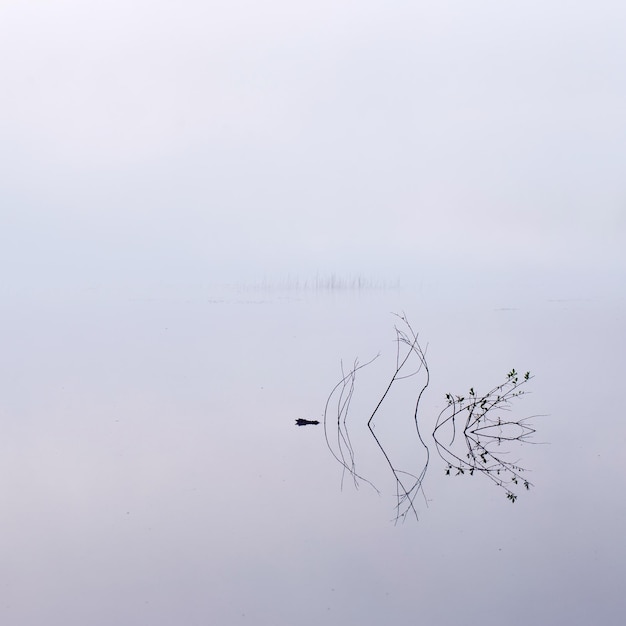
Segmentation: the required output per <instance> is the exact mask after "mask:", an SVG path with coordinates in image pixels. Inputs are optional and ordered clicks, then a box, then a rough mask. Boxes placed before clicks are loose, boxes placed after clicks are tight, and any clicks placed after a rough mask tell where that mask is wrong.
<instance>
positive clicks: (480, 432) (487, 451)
mask: <svg viewBox="0 0 626 626" xmlns="http://www.w3.org/2000/svg"><path fill="white" fill-rule="evenodd" d="M396 317H397V318H398V320H399V323H398V324H397V325H395V326H394V329H395V334H396V338H395V343H396V363H395V371H393V373H392V375H391V377H390V379H389V382H388V384H387V386H386V388H385V390H384V392H383V393H382V395H381V396H380V398H379V400H378V402H377V403H376V406H375V407H374V409H373V411H371V413H369V417H368V419H367V428H368V430H369V434H370V435H371V437H372V438H373V440H374V442H375V443H376V446H377V447H378V449H379V450H380V453H381V454H382V456H383V458H384V459H385V462H386V464H387V466H388V468H389V470H390V471H391V474H392V476H393V480H394V483H395V491H396V506H395V517H394V522H395V523H397V522H398V521H404V520H405V519H406V517H407V515H409V516H412V517H415V519H418V513H417V509H416V506H415V499H416V497H417V496H418V494H419V493H420V492H421V493H422V495H423V496H424V500H425V501H426V497H425V495H424V488H423V483H424V479H425V477H426V473H427V471H428V466H429V463H430V457H431V454H430V448H429V445H427V443H426V441H424V438H423V437H422V433H421V431H420V403H421V401H422V397H423V394H424V392H425V391H426V389H427V387H428V385H429V382H430V371H429V369H428V363H427V362H426V349H424V348H422V346H421V344H420V342H419V341H418V336H417V334H416V333H415V331H414V330H413V328H412V326H411V324H410V323H409V321H408V320H407V318H406V316H405V315H396ZM379 356H380V355H376V356H375V357H374V358H373V359H371V360H370V361H368V362H366V363H362V364H361V363H359V361H358V360H355V361H354V362H353V364H352V367H351V368H350V369H349V370H348V371H347V372H346V371H345V369H344V366H343V363H342V366H341V373H342V378H341V380H340V381H339V382H338V383H337V385H336V386H335V387H334V388H333V390H332V391H331V393H330V395H329V396H328V399H327V401H326V405H325V407H324V418H323V424H324V436H325V438H326V444H327V446H328V449H329V450H330V452H331V454H332V455H333V457H334V458H335V459H336V460H337V461H338V462H339V463H340V464H341V466H342V468H343V471H342V479H341V484H342V487H343V483H344V479H345V476H346V474H349V475H350V476H351V478H352V481H353V483H354V485H355V487H357V488H358V486H359V484H360V482H364V483H367V484H368V485H370V486H371V487H372V488H373V489H374V490H376V492H377V493H380V492H379V491H378V489H377V488H376V487H375V486H374V484H373V483H372V482H371V481H370V480H368V479H367V478H365V477H364V476H362V475H361V474H359V473H358V472H357V469H356V461H355V451H354V447H353V445H352V441H351V439H350V434H349V428H348V416H349V412H350V406H351V402H352V399H353V395H354V391H355V383H356V376H357V372H359V371H360V370H362V369H363V368H365V367H367V366H369V365H371V364H372V363H373V362H374V361H375V360H376V359H377V358H378V357H379ZM416 378H418V379H419V380H420V382H419V384H418V385H417V387H416V390H415V393H416V400H415V405H414V410H413V422H414V426H415V432H416V441H415V443H416V445H417V446H418V448H419V449H421V450H422V453H421V455H423V457H424V460H423V464H421V463H420V467H421V470H419V471H418V472H410V471H407V470H406V469H401V468H399V467H398V465H397V464H396V462H395V461H394V458H393V454H392V453H391V452H390V451H389V450H388V449H387V448H386V447H385V445H384V443H383V441H381V438H379V436H378V435H377V434H376V433H375V432H374V426H375V424H374V420H375V418H376V417H377V415H378V414H379V411H380V409H381V406H382V405H383V403H384V402H385V401H386V400H387V399H388V398H389V394H390V392H391V390H392V388H393V387H394V386H395V385H397V384H398V383H399V382H400V381H403V380H407V379H411V380H413V379H416ZM532 378H533V377H532V376H531V375H530V372H526V374H525V375H524V376H522V377H520V376H519V375H518V373H517V372H516V371H515V370H514V369H513V370H511V371H510V372H509V373H508V374H507V376H506V379H505V381H504V382H503V383H502V384H500V385H497V386H495V387H493V388H492V389H491V390H490V391H488V392H487V393H486V394H484V395H477V394H476V392H475V391H474V388H471V389H470V390H469V393H468V395H467V397H465V396H458V395H452V394H446V406H445V408H444V409H443V410H442V411H441V413H440V414H439V415H438V417H437V419H436V422H435V427H434V430H433V431H432V434H431V438H430V440H429V441H430V443H431V446H434V448H435V450H436V451H437V454H438V456H439V457H440V458H441V459H442V460H443V461H444V463H445V473H446V474H447V475H451V474H452V473H454V474H455V475H457V476H458V475H470V476H473V475H474V474H478V475H484V476H486V477H487V478H489V479H490V480H491V481H492V482H493V483H494V484H495V485H497V486H498V487H500V488H502V489H504V491H505V493H506V497H507V498H508V499H509V500H510V501H511V502H515V500H516V499H517V497H518V496H517V493H516V492H515V491H514V489H515V487H516V486H523V487H524V488H526V489H530V487H531V485H532V483H530V481H528V480H527V479H526V478H525V477H524V476H523V474H524V472H525V469H524V468H523V467H521V466H520V465H519V461H517V460H514V461H511V460H509V459H508V454H510V451H509V450H508V449H507V447H506V445H505V444H511V443H513V442H521V443H523V442H527V441H528V439H529V437H530V436H531V435H532V434H533V433H534V432H535V430H534V428H532V426H531V425H530V423H529V420H530V419H531V418H528V417H527V418H521V419H506V418H505V417H504V416H503V413H506V412H508V411H510V410H511V403H512V401H513V400H514V399H515V398H518V397H520V396H522V395H523V394H524V393H525V390H524V389H522V387H523V386H524V385H526V384H527V383H528V382H529V381H530V380H531V379H532ZM457 432H458V433H460V436H459V437H457ZM461 435H462V436H461ZM415 458H416V459H418V458H420V453H419V450H418V449H416V451H415ZM416 462H417V461H416Z"/></svg>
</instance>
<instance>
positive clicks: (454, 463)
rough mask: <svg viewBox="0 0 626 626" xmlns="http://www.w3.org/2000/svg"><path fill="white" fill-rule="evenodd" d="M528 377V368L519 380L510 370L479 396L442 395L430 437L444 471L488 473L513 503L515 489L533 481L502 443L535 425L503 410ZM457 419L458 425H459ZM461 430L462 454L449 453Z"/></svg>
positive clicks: (522, 436) (518, 437) (523, 437)
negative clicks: (443, 403)
mask: <svg viewBox="0 0 626 626" xmlns="http://www.w3.org/2000/svg"><path fill="white" fill-rule="evenodd" d="M531 378H532V376H531V375H530V372H526V373H525V374H524V375H523V376H522V377H521V378H520V375H519V374H518V373H517V372H516V371H515V369H512V370H511V371H510V372H509V373H508V374H507V375H506V378H505V381H504V382H503V383H502V384H500V385H498V386H496V387H494V388H493V389H491V390H490V391H489V392H487V393H486V394H484V395H482V396H478V395H477V394H476V392H475V391H474V388H473V387H472V388H470V390H469V393H468V395H467V397H465V396H460V395H452V394H450V393H448V394H446V401H447V405H446V407H445V408H444V410H443V411H442V412H441V413H440V414H439V417H438V419H437V423H436V426H435V429H434V431H433V437H434V439H435V443H436V444H437V451H438V453H439V456H440V457H441V458H442V459H443V460H444V461H445V462H446V465H447V466H446V470H445V474H446V475H447V476H450V475H452V473H454V475H455V476H459V475H465V474H468V475H470V476H473V475H474V474H475V473H478V474H481V475H484V476H487V477H488V478H489V479H490V480H491V481H492V482H494V483H495V484H496V485H497V486H498V487H501V488H502V489H504V491H505V493H506V497H507V498H508V499H509V500H510V501H511V502H515V500H516V499H517V494H516V493H515V492H514V491H513V489H514V488H515V487H516V486H518V485H520V484H521V485H523V486H524V487H525V488H526V489H527V490H528V489H530V486H531V483H530V482H529V481H528V480H526V479H525V478H524V477H523V476H522V474H523V473H524V472H525V470H524V468H523V467H520V466H519V465H518V464H517V462H510V461H508V460H507V459H506V458H505V456H506V454H507V451H506V450H504V449H503V448H502V444H504V443H506V442H513V441H519V442H523V441H526V440H527V439H528V438H529V437H530V435H532V433H534V429H533V428H532V427H531V426H530V425H529V424H528V419H529V418H522V419H506V418H505V417H503V413H504V412H506V411H510V404H511V402H512V400H513V399H514V398H518V397H520V396H522V395H524V393H525V390H524V389H521V388H520V387H522V385H525V384H526V383H527V382H528V381H529V380H530V379H531ZM457 422H458V423H457ZM446 425H447V426H448V432H450V431H451V437H450V440H449V442H447V443H444V440H443V434H444V430H443V428H444V426H446ZM457 432H461V433H462V436H463V441H464V443H465V447H466V454H465V455H464V456H461V455H460V454H457V453H455V452H454V451H453V444H454V441H455V438H456V435H457Z"/></svg>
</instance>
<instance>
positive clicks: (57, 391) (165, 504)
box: [0, 280, 626, 626]
mask: <svg viewBox="0 0 626 626" xmlns="http://www.w3.org/2000/svg"><path fill="white" fill-rule="evenodd" d="M453 284H455V283H454V281H453V280H450V281H448V282H445V283H441V284H440V283H435V282H429V281H424V282H423V283H416V284H415V285H413V286H403V285H402V284H400V285H396V284H395V283H393V284H364V285H363V286H361V287H360V288H359V287H358V286H355V285H354V283H351V282H346V283H345V284H335V285H331V284H330V282H329V281H327V283H326V284H325V285H324V284H320V285H318V286H317V287H315V286H312V285H311V284H307V285H304V284H302V283H299V282H293V281H292V282H283V283H275V284H272V283H263V282H259V283H256V284H247V285H227V286H222V287H206V286H204V287H196V288H188V289H187V288H186V289H180V288H179V289H173V288H169V289H168V288H165V287H163V288H159V289H148V288H146V289H141V288H137V289H134V290H120V291H115V290H114V289H108V290H106V289H93V290H85V291H74V292H71V293H63V294H60V293H49V294H47V295H45V297H44V296H42V295H39V296H38V297H37V298H34V297H31V296H27V295H24V294H22V295H21V296H19V297H15V298H13V299H12V300H10V301H8V302H7V304H6V307H5V322H4V330H3V357H4V358H3V360H2V363H3V372H2V378H3V383H4V384H3V392H2V398H1V402H0V416H1V418H2V437H1V438H0V467H1V471H0V494H1V496H2V502H3V505H2V513H1V516H2V529H3V530H2V536H1V539H0V545H1V546H2V565H1V566H0V588H1V589H2V594H1V599H2V600H1V601H2V607H1V608H0V612H1V614H2V616H3V619H2V621H3V623H5V624H11V625H12V626H26V625H33V624H47V625H56V624H59V625H60V624H63V625H64V626H74V625H76V626H78V625H84V624H89V625H90V626H105V625H107V626H108V625H110V624H151V625H155V626H157V625H169V624H174V623H177V624H185V625H188V626H195V625H200V624H203V625H204V624H239V623H241V624H245V623H249V624H298V625H305V626H308V625H311V626H313V625H318V624H381V623H391V624H399V625H405V624H406V625H409V624H415V623H424V624H443V625H445V624H451V625H452V624H459V623H463V622H466V621H468V620H469V621H470V622H472V623H481V624H486V625H495V624H519V625H522V624H523V625H527V624H557V623H558V624H589V623H602V624H605V625H606V624H618V623H621V622H620V617H619V616H620V615H623V612H624V609H625V608H626V605H625V603H624V596H623V589H622V588H623V581H624V573H625V567H624V559H625V557H626V542H624V540H623V531H624V519H625V513H626V505H625V504H624V499H623V493H624V486H625V484H624V483H625V480H624V476H625V472H624V469H625V461H624V458H625V457H624V454H623V450H624V444H625V443H626V439H625V437H626V426H625V425H624V424H625V422H624V418H623V411H622V410H621V407H622V403H621V399H620V395H621V388H622V375H623V372H624V354H625V353H626V345H625V336H624V332H623V324H624V301H623V299H622V298H621V296H620V297H618V296H616V295H615V290H612V289H611V288H606V289H597V288H593V284H592V283H589V285H587V286H582V285H579V286H578V287H577V286H576V284H572V285H569V286H567V287H563V286H562V287H561V288H558V287H557V286H555V284H551V285H548V286H540V285H537V284H525V285H520V284H516V285H511V284H507V283H506V280H502V281H500V282H499V283H498V282H497V281H496V282H495V283H494V285H493V288H488V287H487V286H486V285H485V284H477V283H475V282H474V283H468V282H467V281H466V282H463V281H460V282H459V283H457V284H456V286H455V287H454V288H451V285H453ZM463 285H465V286H463ZM331 287H332V288H331ZM393 313H404V314H405V315H406V317H407V319H409V320H410V323H411V325H412V327H413V328H414V330H415V331H416V332H417V333H419V340H420V342H421V345H422V346H423V347H424V348H425V349H426V358H427V362H428V367H429V371H430V376H431V380H430V385H429V387H428V389H427V390H426V391H425V393H424V396H423V398H422V401H421V405H420V412H419V416H420V417H419V419H420V426H421V429H422V431H423V433H424V440H425V443H426V444H427V445H428V446H429V447H430V448H431V459H430V463H429V467H428V472H427V474H426V476H425V478H424V482H423V493H421V492H420V494H419V496H418V497H416V499H415V501H414V503H415V512H416V513H417V515H416V516H415V515H411V516H407V517H406V519H404V520H403V521H402V520H401V522H400V523H398V524H395V523H394V518H395V508H394V507H395V505H396V503H397V500H396V497H395V496H396V493H395V485H394V481H393V477H392V475H391V474H390V472H389V467H388V465H387V464H386V462H385V459H384V457H383V456H382V455H381V453H380V450H379V449H378V448H377V447H376V446H375V445H374V444H373V441H372V437H371V435H370V433H369V431H368V430H367V427H366V422H367V419H368V417H369V414H370V413H371V410H372V408H373V406H374V405H375V404H376V402H377V399H379V398H380V396H381V394H382V393H383V392H384V390H385V387H386V385H387V383H388V381H389V376H390V374H391V373H392V372H393V370H394V367H395V355H396V352H395V351H396V345H395V344H394V339H395V334H394V324H397V323H398V318H396V317H394V315H393ZM378 353H380V357H379V358H378V359H377V360H376V361H374V362H373V363H372V364H371V366H368V367H367V368H364V369H363V370H362V371H360V372H359V373H358V375H357V378H356V381H355V389H354V395H353V402H352V405H351V409H350V410H351V413H350V422H349V423H350V428H351V430H350V437H351V439H350V440H351V445H352V447H353V450H354V459H355V465H356V469H357V471H358V473H359V474H360V475H361V476H363V477H364V478H366V479H367V480H369V481H371V482H372V483H373V484H374V485H375V486H376V488H377V489H378V491H379V492H380V493H377V492H376V491H375V490H374V489H373V488H372V487H370V486H369V485H368V484H367V483H366V482H364V481H361V482H360V484H359V486H358V488H356V487H355V485H354V482H353V481H352V480H351V477H350V475H349V474H346V473H345V472H343V471H342V467H341V465H340V464H339V463H337V461H336V460H335V459H334V458H333V456H332V455H331V453H330V451H329V449H328V447H327V444H326V441H325V437H324V425H323V423H321V424H319V425H307V426H305V427H298V426H296V423H295V420H296V419H307V420H315V421H322V422H323V413H324V407H325V403H326V400H327V398H328V395H329V393H330V392H331V390H332V388H333V387H334V386H335V385H336V384H337V382H338V381H339V380H340V379H341V377H342V369H341V368H342V363H343V366H344V369H345V368H346V367H349V366H350V365H351V364H352V363H353V362H354V360H355V359H356V358H358V359H359V361H360V362H366V361H367V360H369V359H371V358H373V357H374V356H376V355H377V354H378ZM511 368H516V369H517V370H518V371H519V372H525V371H527V370H529V371H530V372H531V373H532V375H533V378H532V379H531V380H530V381H529V384H528V386H527V388H528V392H529V393H527V394H526V395H524V396H523V397H521V398H519V399H516V401H515V402H514V403H513V405H512V407H511V412H510V416H515V417H519V418H522V417H525V416H536V417H533V419H532V420H531V423H532V425H533V427H534V428H535V430H536V432H535V433H534V434H533V436H532V438H531V439H530V442H528V443H518V442H517V443H515V444H514V445H512V446H511V448H510V451H509V454H510V460H511V461H517V460H519V464H520V465H521V466H523V467H524V468H526V470H527V476H528V479H529V481H530V482H531V483H532V487H531V488H530V490H528V491H527V490H525V489H523V488H522V489H521V490H517V493H519V497H518V498H517V500H516V501H515V502H514V503H512V502H510V501H509V500H508V499H507V498H506V493H505V491H504V490H502V489H500V488H498V487H497V486H496V485H494V484H493V483H492V482H491V481H489V480H488V479H486V478H485V477H484V476H480V475H478V474H476V475H474V476H469V475H460V476H455V475H450V476H446V474H445V469H446V466H445V463H443V462H442V461H441V459H439V458H438V457H437V456H436V453H435V450H434V447H433V443H432V439H431V438H430V436H431V432H432V428H433V425H434V423H435V420H436V418H437V415H438V414H439V413H440V411H441V410H442V409H443V408H444V407H445V394H446V393H448V392H450V393H453V394H466V393H467V391H468V389H469V388H470V387H473V388H474V389H475V390H476V392H477V393H484V392H486V391H488V390H489V389H491V388H492V387H494V386H495V385H497V384H499V383H501V382H503V380H504V378H505V376H506V374H507V372H509V371H510V370H511ZM419 382H420V381H419V380H418V379H417V377H416V378H408V379H405V380H403V381H401V386H400V385H399V386H398V392H397V393H395V392H394V394H392V395H391V396H390V397H389V398H388V400H387V401H386V402H385V403H384V405H383V406H382V407H381V410H380V413H379V414H377V416H376V420H375V428H376V432H377V433H378V434H379V436H380V437H381V439H383V440H384V442H385V446H386V450H387V451H389V454H390V455H392V456H393V458H394V459H398V463H399V464H400V465H401V466H402V468H403V469H406V470H407V471H411V472H419V471H420V468H421V466H422V465H423V461H424V448H423V447H421V446H420V445H419V443H418V442H417V440H416V438H415V431H414V429H413V423H412V412H413V405H414V401H415V398H416V390H417V391H419ZM330 414H331V416H332V407H331V411H330ZM333 419H335V420H336V414H335V415H334V418H333ZM329 430H330V432H331V434H332V424H331V425H330V429H329ZM531 442H532V443H531ZM453 474H454V473H453Z"/></svg>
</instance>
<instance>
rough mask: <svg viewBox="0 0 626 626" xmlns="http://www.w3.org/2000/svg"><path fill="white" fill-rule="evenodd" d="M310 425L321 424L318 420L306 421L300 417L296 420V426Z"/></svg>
mask: <svg viewBox="0 0 626 626" xmlns="http://www.w3.org/2000/svg"><path fill="white" fill-rule="evenodd" d="M308 424H319V422H318V421H317V420H305V419H302V418H301V417H299V418H298V419H297V420H296V426H307V425H308Z"/></svg>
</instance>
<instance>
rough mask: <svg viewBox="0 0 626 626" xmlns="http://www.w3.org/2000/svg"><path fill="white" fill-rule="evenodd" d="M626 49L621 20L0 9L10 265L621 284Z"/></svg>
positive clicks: (468, 11)
mask: <svg viewBox="0 0 626 626" xmlns="http://www.w3.org/2000/svg"><path fill="white" fill-rule="evenodd" d="M625 33H626V5H625V4H624V3H623V2H619V1H608V0H600V1H596V2H593V3H591V2H580V1H571V0H570V1H567V2H566V1H564V0H562V1H559V0H547V1H546V0H543V1H541V2H539V1H530V2H523V3H522V2H502V1H499V2H495V1H484V0H479V1H475V2H467V1H466V0H463V1H461V0H458V1H452V2H440V1H437V2H434V1H433V2H430V1H428V2H419V1H411V2H408V1H398V2H391V3H390V2H379V1H365V2H364V1H360V2H346V1H342V0H333V1H332V2H331V1H327V0H317V1H316V2H305V3H302V2H300V3H294V2H286V1H278V0H270V1H268V2H263V3H259V2H251V1H249V0H243V1H229V2H206V1H203V2H199V1H191V0H179V1H177V2H164V1H157V2H154V1H151V2H147V1H143V0H142V1H135V0H132V1H130V2H129V1H128V0H125V1H124V2H121V1H118V0H111V1H109V2H107V3H89V2H84V1H83V2H79V1H77V0H67V1H48V2H44V1H34V0H33V1H28V0H22V1H19V2H18V1H17V0H15V1H11V0H3V1H2V3H1V4H0V84H1V85H2V97H1V98H0V164H1V167H2V180H1V183H0V220H1V223H2V228H1V229H0V240H1V242H0V243H1V248H2V252H0V254H1V255H2V257H3V261H2V263H3V266H4V268H5V270H9V272H10V274H11V277H12V279H10V280H12V281H14V282H15V284H29V283H32V284H35V283H37V282H41V283H42V284H43V283H46V284H56V283H57V282H58V283H59V284H61V283H62V284H70V285H76V286H90V285H100V284H106V283H110V282H115V281H117V280H122V278H123V277H124V279H125V280H129V281H130V282H142V281H143V282H145V281H150V280H160V279H163V280H166V281H176V280H178V279H182V277H186V279H189V280H192V281H193V280H219V277H220V276H222V275H223V276H235V275H242V276H244V275H245V276H253V275H255V274H257V275H258V274H259V273H264V272H269V273H272V272H273V273H277V274H281V275H284V274H286V273H288V272H291V273H298V272H305V273H306V272H311V271H316V270H322V271H336V272H339V273H341V272H351V273H355V272H356V273H359V272H361V273H363V274H366V275H367V274H370V273H376V272H379V273H382V274H384V273H389V274H392V275H393V274H395V273H398V272H401V271H403V268H404V269H409V270H411V271H412V267H413V266H418V265H420V264H422V265H423V263H424V261H428V262H429V263H431V264H432V265H433V266H434V265H436V264H437V263H440V262H441V263H447V264H452V265H454V264H457V263H458V264H459V265H462V266H464V267H465V266H466V265H467V264H468V263H476V264H483V263H488V264H496V263H499V262H500V261H499V259H501V258H502V257H503V256H506V257H507V258H509V259H511V260H513V261H514V262H515V263H518V264H520V263H521V264H524V263H530V264H532V265H537V264H539V265H541V264H546V265H554V264H556V265H558V266H560V267H565V268H568V267H580V266H583V267H584V266H590V265H591V266H594V267H598V268H603V267H612V268H616V267H618V268H619V267H622V268H623V266H624V253H623V252H622V248H624V247H626V177H625V176H624V172H625V171H626V168H625V166H626V115H625V114H624V111H626V65H625V64H624V59H626V37H625V36H624V34H625Z"/></svg>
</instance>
